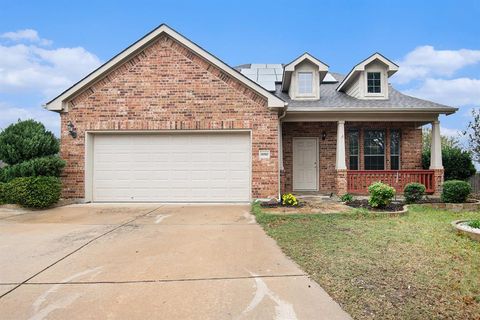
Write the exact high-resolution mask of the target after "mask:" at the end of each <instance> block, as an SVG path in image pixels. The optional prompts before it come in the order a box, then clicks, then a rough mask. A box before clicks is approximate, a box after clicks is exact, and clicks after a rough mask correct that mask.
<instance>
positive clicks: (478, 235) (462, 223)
mask: <svg viewBox="0 0 480 320" xmlns="http://www.w3.org/2000/svg"><path fill="white" fill-rule="evenodd" d="M469 221H471V220H455V221H453V222H452V226H453V227H454V228H455V230H456V231H457V233H459V234H464V235H466V236H467V237H469V238H470V239H472V240H475V241H479V242H480V229H475V228H472V227H469V226H467V225H466V223H467V222H469Z"/></svg>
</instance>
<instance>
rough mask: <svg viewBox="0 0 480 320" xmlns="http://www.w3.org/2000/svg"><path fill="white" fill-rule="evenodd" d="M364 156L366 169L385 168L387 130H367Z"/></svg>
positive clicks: (365, 132)
mask: <svg viewBox="0 0 480 320" xmlns="http://www.w3.org/2000/svg"><path fill="white" fill-rule="evenodd" d="M363 158H364V165H365V170H385V131H384V130H365V131H364V147H363Z"/></svg>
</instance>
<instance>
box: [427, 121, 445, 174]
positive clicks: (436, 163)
mask: <svg viewBox="0 0 480 320" xmlns="http://www.w3.org/2000/svg"><path fill="white" fill-rule="evenodd" d="M430 153H431V154H430V169H443V164H442V143H441V138H440V121H438V120H437V121H433V122H432V142H431V146H430Z"/></svg>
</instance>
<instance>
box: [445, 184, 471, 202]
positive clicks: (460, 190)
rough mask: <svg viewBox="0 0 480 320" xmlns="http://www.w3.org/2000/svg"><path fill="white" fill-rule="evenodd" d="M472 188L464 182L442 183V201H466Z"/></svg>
mask: <svg viewBox="0 0 480 320" xmlns="http://www.w3.org/2000/svg"><path fill="white" fill-rule="evenodd" d="M471 191H472V187H471V186H470V184H469V183H468V182H466V181H461V180H450V181H445V182H444V183H443V191H442V201H443V202H452V203H461V202H465V201H466V200H467V197H468V195H469V194H470V192H471Z"/></svg>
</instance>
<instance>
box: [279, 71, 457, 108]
mask: <svg viewBox="0 0 480 320" xmlns="http://www.w3.org/2000/svg"><path fill="white" fill-rule="evenodd" d="M330 74H331V75H332V76H333V77H334V78H335V79H337V80H338V81H339V82H341V81H342V80H343V78H344V77H345V76H344V75H341V74H339V73H332V72H331V73H330ZM339 82H338V83H339ZM338 83H322V84H321V85H320V99H319V100H303V101H302V100H292V99H291V98H290V96H289V95H288V93H286V92H282V90H281V87H282V86H281V84H280V83H277V84H276V91H275V95H276V96H278V97H279V98H281V99H282V100H284V101H286V102H288V109H289V110H290V111H316V110H318V111H320V110H324V109H326V108H338V109H349V110H351V109H353V108H358V109H359V111H360V110H361V109H367V108H368V109H375V108H378V109H383V108H392V109H405V111H407V110H410V111H415V110H425V109H427V110H428V109H432V111H433V110H435V111H438V110H444V111H445V112H447V113H452V112H455V111H456V110H457V109H456V108H453V107H449V106H446V105H442V104H439V103H435V102H432V101H428V100H422V99H418V98H414V97H411V96H408V95H406V94H403V93H401V92H400V91H397V90H396V89H395V88H393V87H392V86H391V85H389V92H388V99H386V100H363V99H357V98H354V97H351V96H349V95H347V94H346V93H343V92H338V91H337V90H336V89H337V87H338Z"/></svg>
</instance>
